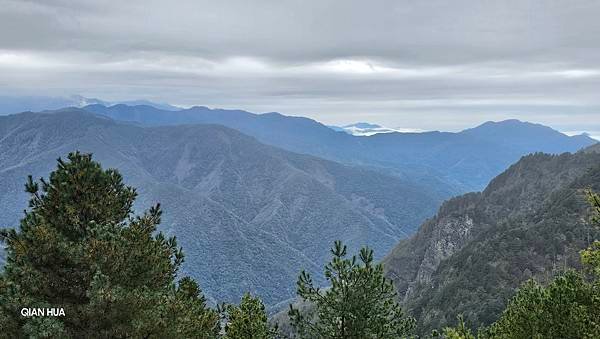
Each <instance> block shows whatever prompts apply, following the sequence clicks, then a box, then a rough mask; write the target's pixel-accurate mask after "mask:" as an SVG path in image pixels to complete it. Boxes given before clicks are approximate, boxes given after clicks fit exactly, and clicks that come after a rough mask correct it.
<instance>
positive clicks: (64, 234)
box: [0, 152, 218, 338]
mask: <svg viewBox="0 0 600 339" xmlns="http://www.w3.org/2000/svg"><path fill="white" fill-rule="evenodd" d="M25 186H26V191H27V192H28V193H29V194H30V196H31V198H30V201H29V207H30V208H29V210H27V211H26V212H25V216H24V218H23V219H22V220H21V223H20V227H19V228H18V229H7V230H3V231H2V232H1V233H0V239H1V240H3V241H4V243H5V244H6V248H7V261H6V266H5V269H4V272H2V274H0V333H2V334H3V335H7V336H9V337H15V338H18V337H26V336H33V337H73V338H83V337H119V338H133V337H135V338H148V337H200V338H202V337H206V338H214V337H215V335H216V333H217V332H216V331H217V330H218V315H217V314H216V312H214V311H212V310H210V309H208V308H207V307H206V305H205V300H204V298H203V296H202V294H201V292H200V290H199V288H198V285H197V284H196V283H195V282H194V281H193V280H191V279H189V278H184V279H182V280H181V281H180V282H179V283H176V282H175V277H176V274H177V270H178V268H179V267H180V265H181V263H182V262H183V258H184V256H183V253H182V250H181V248H179V247H178V246H177V242H176V239H175V238H174V237H172V238H167V237H165V236H164V235H163V234H162V233H157V232H156V227H157V225H158V224H159V223H160V219H161V213H162V212H161V210H160V206H159V205H156V206H154V207H152V208H150V209H149V210H148V211H147V212H145V213H143V214H142V215H140V216H133V213H132V206H133V203H134V200H135V198H136V191H135V189H133V188H132V187H129V186H126V185H125V184H124V183H123V180H122V177H121V175H120V174H119V173H118V172H117V171H116V170H113V169H108V170H103V169H102V168H101V166H100V164H98V163H97V162H94V161H93V160H92V156H91V155H90V154H81V153H79V152H75V153H71V154H69V155H68V160H67V161H63V160H62V159H58V167H57V169H56V170H55V171H54V172H52V173H51V174H50V178H49V179H48V180H44V179H41V180H40V181H39V182H36V181H34V180H33V179H32V178H31V177H29V180H28V181H27V183H26V185H25ZM23 307H28V308H38V307H42V308H46V307H52V308H62V309H63V310H64V313H65V316H61V317H22V316H21V314H20V309H21V308H23Z"/></svg>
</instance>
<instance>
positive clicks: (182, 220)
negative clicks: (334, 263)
mask: <svg viewBox="0 0 600 339" xmlns="http://www.w3.org/2000/svg"><path fill="white" fill-rule="evenodd" d="M74 150H80V151H82V152H91V153H93V154H94V158H95V159H96V160H98V161H100V162H101V163H102V164H103V165H104V167H112V168H117V169H118V170H119V171H120V172H121V173H122V174H123V176H124V179H125V182H126V183H127V184H129V185H132V186H134V187H137V188H138V192H139V197H138V200H137V202H136V206H135V209H136V211H138V212H139V211H140V210H142V209H145V208H149V207H150V206H151V205H153V204H154V203H156V202H160V203H161V205H162V206H163V210H164V212H165V213H164V216H163V223H162V225H161V227H160V229H161V230H162V231H164V232H166V233H167V234H168V235H176V236H177V237H178V239H179V243H180V245H182V246H183V248H184V250H185V252H186V253H187V256H186V263H184V265H183V267H182V271H181V273H182V274H188V275H191V276H192V277H194V278H196V279H197V280H198V281H200V282H201V285H202V288H203V290H204V291H205V292H206V293H207V295H208V296H209V297H210V298H211V300H212V301H213V302H215V303H216V302H220V301H230V302H234V301H237V299H238V298H239V297H241V295H242V294H243V293H244V292H247V291H249V292H251V293H253V294H258V295H260V296H261V297H262V298H263V300H264V301H265V303H266V304H267V305H273V304H276V303H279V302H282V301H284V300H287V299H288V298H290V297H292V296H293V295H294V292H295V290H294V282H295V279H296V277H297V274H298V272H299V271H300V270H301V269H307V270H308V271H311V272H317V271H320V269H321V267H322V264H323V263H324V262H325V260H326V259H327V258H328V255H329V253H328V248H329V247H330V246H331V243H333V241H334V240H337V239H339V238H342V240H344V241H345V242H347V243H348V244H349V245H350V246H351V247H352V248H358V247H360V246H362V245H369V246H372V247H373V248H376V249H377V250H378V252H379V253H380V254H383V253H385V251H386V250H387V249H389V248H391V247H392V246H393V245H394V244H395V243H396V242H397V240H398V239H400V238H402V237H405V236H406V234H410V233H412V232H413V230H414V228H415V227H416V226H417V225H418V223H419V222H420V220H422V219H423V218H425V217H426V216H428V215H430V214H431V213H433V211H434V209H435V207H436V205H437V203H438V201H437V198H436V197H435V195H434V194H428V193H427V192H426V191H425V190H424V189H423V187H420V186H417V185H414V184H413V183H411V182H408V181H403V180H401V179H399V178H397V177H393V176H389V175H385V174H382V173H378V172H374V171H372V170H369V169H365V168H362V167H356V166H348V165H342V164H339V163H335V162H332V161H329V160H323V159H320V158H316V157H314V156H310V155H303V154H297V153H292V152H289V151H285V150H282V149H278V148H276V147H273V146H270V145H265V144H261V143H259V142H258V141H257V140H256V139H255V138H253V137H251V136H247V135H244V134H242V133H240V132H238V131H236V130H233V129H231V128H228V127H225V126H221V125H207V124H196V125H180V126H157V127H141V126H136V125H133V124H129V123H123V122H117V121H114V120H112V119H110V118H107V117H104V116H98V115H95V114H93V113H90V112H87V111H84V110H80V109H64V110H60V111H55V112H46V113H23V114H16V115H9V116H2V117H0V192H2V193H1V194H0V206H2V208H3V210H5V211H6V213H4V214H3V215H2V216H0V224H2V225H3V226H4V225H17V221H18V219H19V218H20V217H21V213H20V212H19V211H22V210H23V208H25V207H26V206H27V195H26V194H25V192H23V184H24V182H25V180H26V178H27V175H29V174H32V175H33V176H34V178H39V177H45V176H47V175H48V173H49V172H50V171H51V170H52V169H53V168H54V166H55V163H56V162H55V161H56V158H58V157H59V156H62V157H64V156H65V155H66V154H67V153H68V152H71V151H74ZM266 276H268V277H270V279H267V280H265V279H264V277H266Z"/></svg>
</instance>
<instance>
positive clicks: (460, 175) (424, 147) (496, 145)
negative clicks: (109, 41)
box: [84, 104, 597, 198]
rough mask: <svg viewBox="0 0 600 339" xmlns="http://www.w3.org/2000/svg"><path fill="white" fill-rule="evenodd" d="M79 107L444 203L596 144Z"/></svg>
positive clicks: (525, 128)
mask: <svg viewBox="0 0 600 339" xmlns="http://www.w3.org/2000/svg"><path fill="white" fill-rule="evenodd" d="M84 109H85V110H87V111H89V112H93V113H96V114H101V115H105V116H108V117H110V118H112V119H115V120H120V121H127V122H131V123H135V124H140V125H145V126H160V125H180V124H190V123H200V124H219V125H224V126H227V127H230V128H233V129H236V130H238V131H241V132H242V133H245V134H247V135H250V136H253V137H255V138H256V139H258V140H259V141H261V142H263V143H266V144H270V145H274V146H277V147H281V148H283V149H286V150H290V151H293V152H297V153H303V154H310V155H314V156H318V157H322V158H326V159H331V160H335V161H339V162H342V163H347V164H354V165H364V166H371V167H374V168H377V169H379V170H382V171H386V172H391V173H393V174H395V175H398V176H401V177H404V178H410V179H411V180H413V181H415V182H419V183H421V184H424V185H426V186H429V187H434V188H435V190H436V191H437V192H439V194H440V195H441V196H442V197H443V198H446V197H448V196H451V195H454V194H457V193H463V192H467V191H477V190H481V189H483V188H484V187H485V186H486V185H487V183H488V182H489V180H490V179H492V178H493V177H495V176H496V175H498V174H500V173H501V172H502V171H503V170H505V169H506V168H507V167H508V166H509V165H510V164H512V163H514V162H516V161H517V160H519V158H520V157H521V156H524V155H526V154H529V153H533V152H546V153H553V154H556V153H563V152H575V151H577V150H579V149H581V148H583V147H587V146H589V145H592V144H594V143H596V142H597V141H596V140H595V139H592V138H590V137H589V136H587V135H583V134H582V135H576V136H567V135H565V134H563V133H560V132H559V131H556V130H554V129H552V128H550V127H547V126H543V125H539V124H534V123H529V122H522V121H518V120H506V121H500V122H491V121H490V122H486V123H484V124H482V125H480V126H477V127H475V128H471V129H467V130H464V131H462V132H458V133H450V132H438V131H434V132H423V133H399V132H392V133H379V134H375V135H371V136H360V137H359V136H353V135H350V134H348V133H340V132H336V131H335V130H333V129H331V128H329V127H327V126H325V125H323V124H321V123H319V122H317V121H314V120H311V119H308V118H303V117H290V116H285V115H282V114H280V113H265V114H254V113H250V112H246V111H242V110H223V109H210V108H207V107H203V106H197V107H192V108H189V109H183V110H179V111H166V110H162V109H159V108H156V107H153V106H149V105H138V106H130V105H123V104H120V105H114V106H110V107H107V106H105V105H101V104H94V105H89V106H85V107H84ZM358 127H361V126H358ZM362 127H365V126H362ZM367 127H368V126H367ZM371 127H372V126H371Z"/></svg>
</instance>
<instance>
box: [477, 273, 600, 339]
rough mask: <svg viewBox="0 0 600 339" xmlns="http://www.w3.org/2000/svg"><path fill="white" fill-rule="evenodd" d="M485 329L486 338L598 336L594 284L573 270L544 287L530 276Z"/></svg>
mask: <svg viewBox="0 0 600 339" xmlns="http://www.w3.org/2000/svg"><path fill="white" fill-rule="evenodd" d="M486 332H487V336H489V337H490V338H507V339H508V338H511V339H512V338H514V339H519V338H540V339H542V338H598V337H600V293H599V291H598V286H597V285H596V284H592V283H589V282H586V281H585V280H584V279H583V277H582V276H581V275H580V274H578V273H576V272H567V273H566V274H564V275H563V276H560V277H558V278H556V279H555V280H554V281H553V282H552V283H550V285H548V286H547V287H543V286H541V285H540V284H539V283H537V282H536V281H534V280H530V281H528V282H527V283H525V284H524V285H523V286H522V287H521V288H520V289H519V292H518V293H517V295H516V296H515V297H514V298H512V300H511V301H510V303H509V304H508V307H507V308H506V310H505V311H504V312H503V313H502V316H501V317H500V319H499V320H498V321H497V322H496V323H494V324H493V325H492V326H491V327H490V328H489V330H488V331H486Z"/></svg>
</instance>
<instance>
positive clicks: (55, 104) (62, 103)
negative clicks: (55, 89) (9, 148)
mask: <svg viewBox="0 0 600 339" xmlns="http://www.w3.org/2000/svg"><path fill="white" fill-rule="evenodd" d="M119 103H122V104H127V105H132V106H133V105H146V106H151V107H156V108H159V109H162V110H165V111H176V110H180V109H181V108H180V107H176V106H172V105H169V104H165V103H155V102H151V101H148V100H131V101H122V102H109V101H105V100H100V99H96V98H86V97H84V96H81V95H71V96H67V97H50V96H10V95H0V115H7V114H13V113H19V112H26V111H31V112H40V111H45V110H56V109H61V108H65V107H83V106H87V105H96V104H97V105H106V106H111V105H115V104H119Z"/></svg>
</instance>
